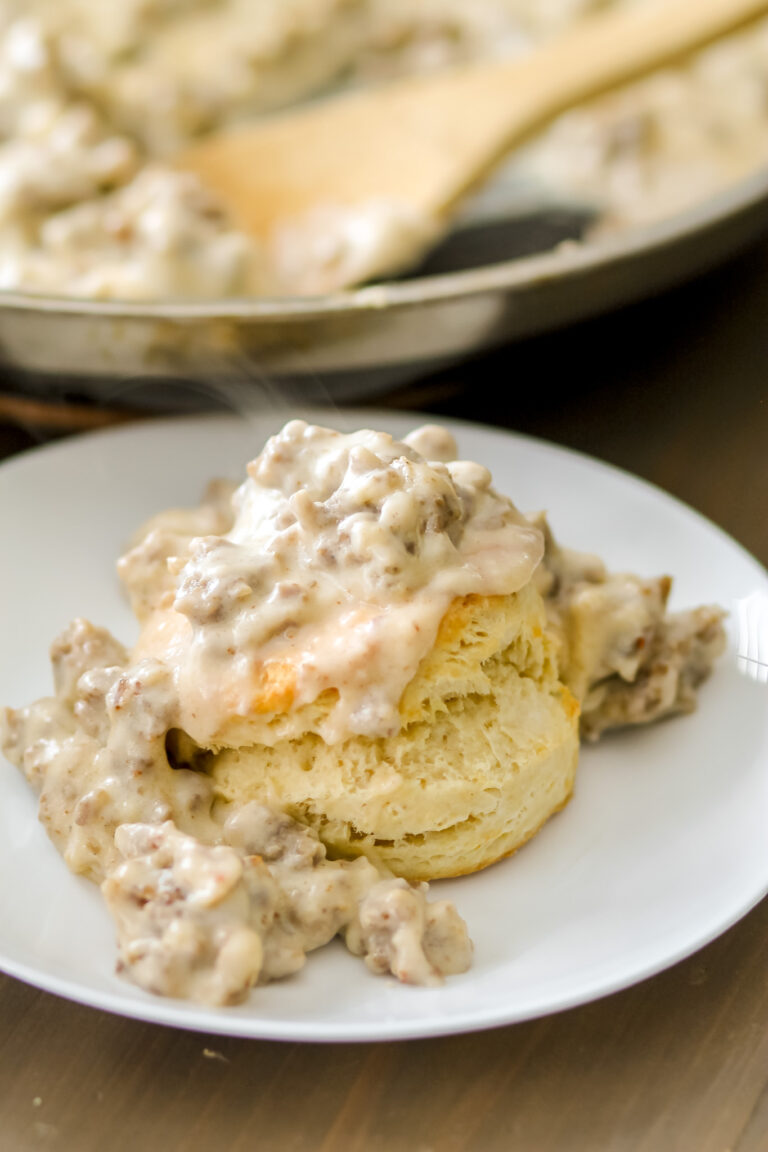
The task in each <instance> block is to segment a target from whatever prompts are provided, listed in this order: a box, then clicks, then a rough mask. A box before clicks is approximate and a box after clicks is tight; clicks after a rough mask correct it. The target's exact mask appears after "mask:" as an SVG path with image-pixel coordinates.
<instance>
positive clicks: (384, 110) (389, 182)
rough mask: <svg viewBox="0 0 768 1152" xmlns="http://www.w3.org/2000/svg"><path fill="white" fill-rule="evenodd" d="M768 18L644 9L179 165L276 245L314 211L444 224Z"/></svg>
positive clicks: (263, 132) (248, 137)
mask: <svg viewBox="0 0 768 1152" xmlns="http://www.w3.org/2000/svg"><path fill="white" fill-rule="evenodd" d="M761 16H768V0H647V2H645V3H638V4H637V5H635V6H631V7H629V8H626V7H622V8H619V9H617V10H615V11H608V12H607V13H603V12H601V13H598V14H595V15H594V16H592V17H590V18H588V19H585V20H584V21H582V22H581V23H580V24H579V25H578V26H577V27H576V28H575V29H574V30H573V31H571V32H568V33H567V34H565V35H564V36H563V37H561V38H558V39H556V40H553V41H550V42H548V43H545V44H544V45H543V46H542V47H541V48H539V49H538V50H537V51H536V52H535V53H533V54H532V55H531V56H530V57H526V58H524V59H522V60H518V61H513V62H511V63H510V62H503V63H497V62H496V63H491V64H488V63H484V64H480V65H473V66H471V67H466V68H461V69H454V70H451V71H447V72H445V73H440V74H438V75H431V76H421V77H416V78H410V79H407V80H403V81H399V82H397V83H393V84H391V85H389V86H387V87H386V88H375V89H372V90H368V91H365V92H362V93H354V94H352V95H349V96H343V97H339V98H336V99H333V100H328V101H325V102H321V103H319V104H316V105H313V106H311V107H308V108H305V109H300V110H299V111H292V112H289V113H285V114H282V115H279V116H275V117H273V118H271V119H269V120H265V121H261V122H260V123H258V124H256V125H253V126H251V127H249V128H243V129H239V130H233V131H231V132H227V133H224V134H222V135H221V136H219V137H218V138H215V139H210V140H208V141H203V142H202V143H201V144H200V145H199V146H197V147H196V148H194V149H192V151H191V152H190V153H189V154H188V155H187V156H186V157H183V158H181V159H180V161H179V162H180V164H181V166H182V167H188V168H192V169H193V170H194V171H196V172H197V173H198V175H199V176H201V178H202V179H203V180H204V181H205V182H206V183H207V184H208V185H209V186H210V187H211V188H212V189H213V190H214V191H216V192H217V193H218V194H219V195H220V196H221V198H222V200H223V201H224V203H225V204H227V205H228V207H229V208H230V210H231V211H232V213H233V215H234V217H235V218H236V219H237V221H238V222H239V224H240V226H241V227H244V228H245V229H246V230H248V231H250V232H252V233H255V234H258V235H262V236H268V235H269V234H270V233H271V232H272V230H273V228H274V227H275V225H276V224H279V223H280V222H281V221H285V220H286V219H290V218H295V217H299V216H301V215H302V214H303V213H306V212H309V211H310V210H311V209H313V208H314V207H315V206H316V205H318V204H337V205H351V204H357V205H359V204H364V203H370V202H371V201H375V200H378V201H389V202H393V203H398V204H401V205H404V206H405V207H407V208H408V209H409V210H415V211H416V212H417V213H422V214H424V216H425V217H426V218H429V219H436V220H442V221H445V220H446V219H447V218H448V217H449V216H450V214H451V210H452V209H453V208H455V206H456V204H457V203H458V202H459V201H460V200H461V199H462V197H463V196H465V195H466V193H467V192H469V191H471V190H472V189H473V188H474V187H475V186H476V185H477V184H478V183H480V182H481V181H482V180H483V179H485V177H486V176H487V174H488V172H489V171H490V170H491V169H492V168H493V167H495V165H496V164H497V163H498V162H499V160H501V159H502V158H503V157H504V156H505V155H506V154H507V153H508V152H509V150H510V149H511V148H512V147H514V146H516V145H517V144H519V143H520V142H521V141H522V140H524V139H525V138H526V137H527V136H529V135H530V134H531V133H533V132H535V131H536V130H538V129H540V128H541V127H542V125H544V124H546V123H548V122H549V121H550V120H551V119H552V118H553V117H554V116H556V115H557V114H558V113H560V112H562V111H564V110H566V109H568V108H571V107H573V106H574V105H575V104H578V103H581V102H583V101H584V100H587V99H589V98H591V97H594V96H597V95H599V94H601V93H603V92H605V91H607V90H609V89H612V88H615V87H617V86H619V85H621V84H623V83H626V82H627V81H631V80H635V79H637V78H639V77H641V76H643V75H646V74H647V73H649V72H651V71H653V70H654V69H657V68H660V67H663V66H665V65H667V64H670V63H673V62H675V61H677V60H679V59H680V58H681V57H684V56H686V55H687V54H689V53H690V52H692V51H694V50H696V49H698V48H701V47H703V46H704V45H706V44H708V43H710V42H712V41H714V40H716V39H719V38H720V37H722V36H725V35H726V34H728V33H730V32H733V31H736V30H737V29H739V28H741V27H743V26H745V25H747V24H749V23H751V22H752V21H755V20H757V19H758V18H759V17H761Z"/></svg>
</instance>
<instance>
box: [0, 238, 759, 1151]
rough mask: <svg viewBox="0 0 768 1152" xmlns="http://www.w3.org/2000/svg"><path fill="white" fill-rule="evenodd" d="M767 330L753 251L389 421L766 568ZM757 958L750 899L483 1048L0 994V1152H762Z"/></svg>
mask: <svg viewBox="0 0 768 1152" xmlns="http://www.w3.org/2000/svg"><path fill="white" fill-rule="evenodd" d="M767 314H768V250H762V249H761V250H758V251H755V252H753V253H751V254H750V255H749V256H747V257H746V258H744V259H742V260H740V261H739V262H738V263H736V264H733V265H731V266H730V267H729V268H726V269H723V270H721V271H720V272H719V273H717V274H716V275H712V276H710V277H708V278H707V279H705V280H701V281H699V282H698V283H696V284H694V285H691V286H689V287H688V288H686V289H684V290H680V291H678V292H676V293H674V294H671V295H668V296H665V297H662V298H659V299H658V300H654V301H651V302H649V303H647V304H645V305H642V306H640V307H637V308H634V309H632V310H630V311H627V312H625V313H622V314H619V315H616V316H611V317H606V318H604V319H602V320H600V321H595V322H593V323H590V324H588V325H584V326H582V327H580V328H578V329H575V330H572V331H568V332H562V333H559V334H557V335H549V336H547V337H545V338H542V339H538V340H535V341H530V342H528V343H526V344H524V345H519V346H518V347H516V348H511V349H506V350H505V351H504V352H502V353H499V354H496V355H494V356H493V357H490V358H488V359H487V360H485V361H483V362H481V363H478V364H475V365H472V366H468V367H466V368H465V369H463V370H462V371H461V372H460V373H457V372H454V373H451V374H450V375H449V376H444V377H438V378H436V379H434V380H432V381H427V382H424V384H423V385H422V386H421V387H420V391H419V392H415V391H414V390H411V391H410V392H409V393H406V394H400V395H397V396H393V397H392V398H391V403H392V404H393V405H398V406H402V405H404V404H406V403H410V404H411V405H412V406H419V407H421V408H424V409H427V410H429V411H431V412H434V413H435V414H440V413H448V414H452V415H457V416H466V417H470V418H473V419H476V420H485V421H488V422H490V423H496V424H499V425H502V426H506V427H510V428H515V429H519V430H522V431H524V432H529V433H532V434H535V435H539V436H545V437H548V438H550V439H553V440H556V441H559V442H560V443H565V444H568V445H571V446H572V447H575V448H578V449H580V450H584V451H588V452H590V453H593V454H595V455H597V456H600V457H601V458H603V459H607V460H609V461H611V462H613V463H616V464H618V465H620V466H622V467H625V468H628V469H630V470H631V471H633V472H636V473H639V474H640V475H643V476H645V477H647V478H649V479H651V480H654V481H656V482H657V483H659V484H661V485H662V486H663V487H664V488H666V489H667V490H669V491H671V492H673V493H675V494H676V495H678V496H680V497H681V498H683V499H684V500H686V501H688V502H689V503H690V504H691V505H693V506H694V507H696V508H698V509H700V510H701V511H702V512H704V513H705V514H706V515H708V516H710V517H711V518H712V519H714V520H715V521H717V522H718V523H719V524H720V525H721V526H722V527H724V528H726V529H727V530H728V531H729V532H731V533H732V534H733V535H734V536H735V537H736V538H737V539H738V540H740V541H741V542H742V543H743V544H744V545H745V546H746V547H748V548H749V549H750V550H751V551H752V552H753V553H755V555H757V556H758V557H759V558H760V559H761V560H762V561H763V562H768V371H767V370H766V369H767V367H768V364H767V361H768V347H767V346H766V337H765V321H764V318H765V316H766V315H767ZM529 382H531V384H529ZM6 431H7V433H8V438H9V439H12V436H11V431H10V430H9V429H6ZM7 442H8V440H7V441H6V443H7ZM24 442H25V441H24V440H23V439H22V440H21V441H20V442H19V446H22V444H23V443H24ZM766 850H767V851H768V837H767V848H766ZM3 882H4V883H7V882H9V879H8V878H7V877H6V878H5V879H4V881H3ZM30 914H34V910H31V911H30ZM767 960H768V901H764V902H763V903H762V904H760V905H759V906H758V907H757V908H755V909H754V910H753V911H752V912H751V913H750V914H749V915H747V916H746V917H745V918H744V919H743V920H742V921H741V922H740V923H738V924H737V925H735V926H734V927H733V928H731V929H730V930H729V931H728V932H726V933H725V934H724V935H723V936H721V937H720V938H719V939H718V940H716V941H714V942H713V943H712V944H710V945H709V946H708V947H706V948H704V949H703V950H702V951H700V952H698V953H697V954H696V955H695V956H692V957H690V958H689V959H688V960H686V961H684V962H682V963H680V964H677V965H676V966H674V967H673V968H671V969H670V970H668V971H667V972H664V973H662V974H661V975H659V976H657V977H655V978H653V979H651V980H647V981H645V982H644V983H642V984H639V985H637V986H635V987H633V988H630V989H628V990H626V991H624V992H621V993H618V994H616V995H614V996H611V997H608V998H606V999H603V1000H600V1001H598V1002H596V1003H593V1004H589V1005H585V1006H584V1007H581V1008H577V1009H573V1010H571V1011H568V1012H564V1013H560V1014H558V1015H555V1016H552V1017H548V1018H545V1019H541V1020H537V1021H532V1022H530V1023H526V1024H521V1025H516V1026H513V1027H507V1028H499V1029H496V1030H492V1031H488V1032H483V1033H476V1034H468V1035H463V1036H454V1037H447V1038H444V1039H437V1040H424V1041H412V1042H403V1043H397V1044H394V1043H391V1044H381V1045H368V1044H362V1045H346V1044H345V1045H336V1046H322V1045H311V1044H309V1045H298V1044H279V1043H260V1042H253V1041H244V1040H235V1039H225V1038H221V1037H216V1036H208V1035H203V1034H196V1033H186V1032H180V1031H173V1030H171V1029H165V1028H161V1027H159V1026H154V1025H146V1024H142V1023H138V1022H135V1021H131V1020H124V1019H121V1018H119V1017H116V1016H110V1015H107V1014H105V1013H102V1012H98V1011H96V1010H94V1009H90V1008H85V1007H82V1006H79V1005H76V1004H72V1003H69V1002H66V1001H64V1000H59V999H56V998H54V997H52V996H49V995H47V994H45V993H42V992H39V991H37V990H35V989H33V988H30V987H27V986H25V985H24V984H21V983H19V982H18V981H15V980H12V979H10V978H8V977H0V1020H2V1027H0V1116H1V1120H0V1149H2V1152H5V1150H6V1149H7V1150H8V1152H28V1150H29V1152H31V1150H33V1149H34V1150H38V1149H56V1150H57V1152H104V1150H105V1149H108V1150H109V1152H123V1150H125V1152H128V1150H129V1149H130V1150H134V1149H142V1150H143V1149H148V1150H150V1152H151V1150H153V1149H163V1150H164V1152H175V1150H179V1152H180V1150H181V1149H182V1148H183V1149H185V1150H192V1152H198V1150H199V1152H208V1150H214V1149H215V1150H216V1152H250V1150H251V1149H257V1148H258V1149H260V1150H261V1149H266V1150H272V1149H275V1150H280V1152H283V1150H285V1152H310V1150H311V1152H478V1150H482V1152H507V1150H509V1149H526V1150H528V1149H530V1150H534V1152H602V1150H610V1152H726V1150H728V1152H765V1149H766V1148H768V963H767V962H766V961H767Z"/></svg>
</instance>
